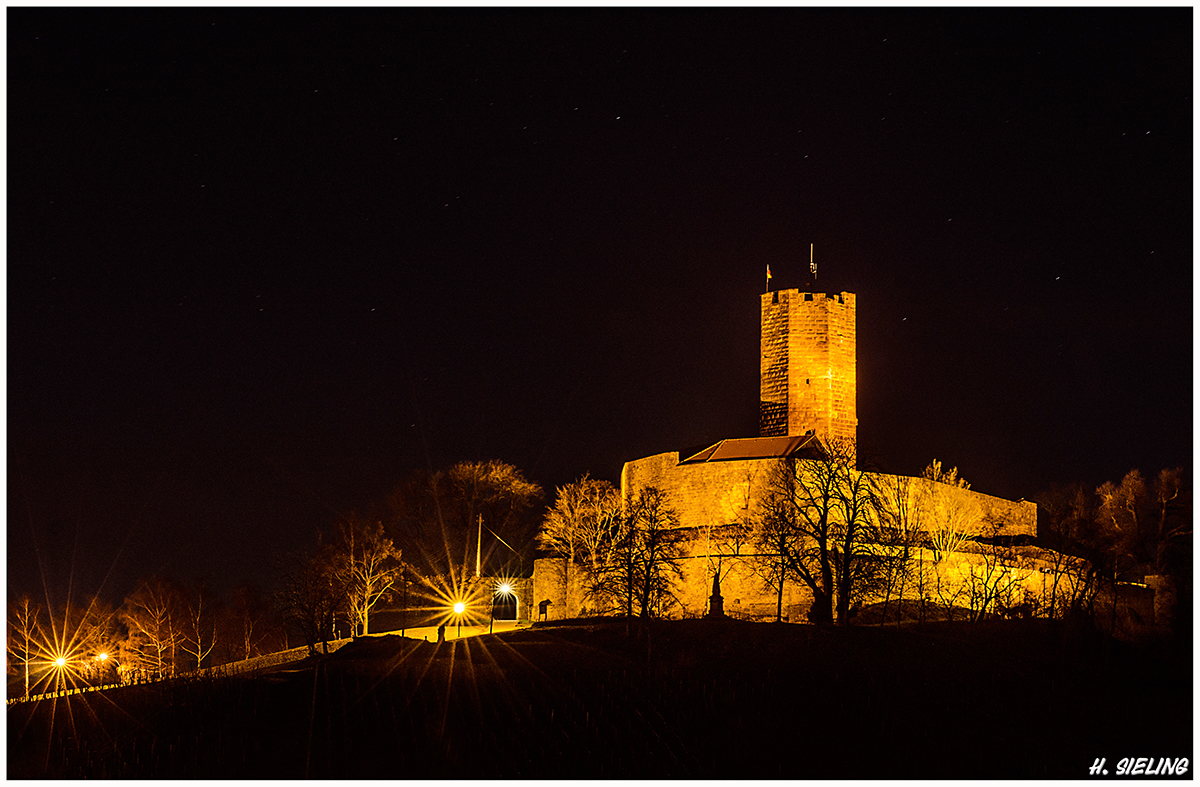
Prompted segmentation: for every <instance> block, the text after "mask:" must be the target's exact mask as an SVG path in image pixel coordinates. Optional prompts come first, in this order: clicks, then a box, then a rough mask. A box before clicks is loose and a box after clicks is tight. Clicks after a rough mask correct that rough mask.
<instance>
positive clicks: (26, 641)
mask: <svg viewBox="0 0 1200 787" xmlns="http://www.w3.org/2000/svg"><path fill="white" fill-rule="evenodd" d="M41 617H42V608H41V605H39V604H38V603H36V602H35V601H33V599H31V598H30V597H29V596H28V595H22V596H20V597H19V598H17V599H14V600H12V601H9V602H8V654H9V658H10V659H12V660H13V661H15V662H17V663H18V664H20V665H21V667H22V670H23V672H24V676H25V698H26V699H29V663H30V662H31V661H32V660H33V658H34V653H36V652H38V651H39V650H40V645H39V641H40V639H41Z"/></svg>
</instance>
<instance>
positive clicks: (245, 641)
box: [230, 584, 271, 661]
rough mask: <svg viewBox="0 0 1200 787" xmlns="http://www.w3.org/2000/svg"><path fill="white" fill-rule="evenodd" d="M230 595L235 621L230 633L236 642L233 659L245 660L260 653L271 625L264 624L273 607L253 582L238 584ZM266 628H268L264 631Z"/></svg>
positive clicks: (231, 614)
mask: <svg viewBox="0 0 1200 787" xmlns="http://www.w3.org/2000/svg"><path fill="white" fill-rule="evenodd" d="M230 595H231V605H230V617H231V618H232V621H233V622H234V623H235V625H234V626H233V628H232V630H231V632H230V633H231V634H232V635H233V636H234V637H235V642H236V648H235V649H233V650H232V651H231V656H232V659H231V660H234V661H243V660H245V659H249V658H253V657H254V656H258V655H260V652H261V651H260V650H259V647H260V645H261V643H262V641H263V639H264V638H266V637H267V636H269V626H264V624H265V623H266V622H268V618H269V616H270V614H271V608H270V606H269V605H268V603H267V602H266V600H265V599H264V598H263V597H262V595H261V593H260V591H259V589H258V587H257V586H256V585H253V584H242V585H238V586H237V587H235V588H234V589H233V591H232V593H231V594H230ZM264 628H267V629H268V630H267V631H264Z"/></svg>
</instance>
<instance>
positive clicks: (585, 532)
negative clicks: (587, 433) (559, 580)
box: [537, 475, 621, 617]
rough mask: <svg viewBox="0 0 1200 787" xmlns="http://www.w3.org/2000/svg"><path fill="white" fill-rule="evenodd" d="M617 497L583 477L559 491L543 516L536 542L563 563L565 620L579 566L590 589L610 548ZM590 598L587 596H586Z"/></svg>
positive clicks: (605, 484) (617, 510)
mask: <svg viewBox="0 0 1200 787" xmlns="http://www.w3.org/2000/svg"><path fill="white" fill-rule="evenodd" d="M620 500H621V498H620V495H619V494H618V492H617V490H616V489H614V488H613V485H612V484H610V483H609V482H607V481H602V480H594V479H592V478H589V477H588V476H586V475H585V476H583V477H582V478H580V479H579V480H578V481H573V482H571V483H569V484H567V485H566V486H563V487H560V488H559V489H558V491H557V495H556V497H555V501H554V507H553V508H551V509H550V510H549V511H547V512H546V516H545V518H544V519H543V521H542V527H541V530H539V531H538V535H537V542H538V545H539V546H540V547H542V548H543V549H545V550H547V551H549V552H551V553H553V554H556V555H558V556H559V557H561V558H562V559H563V562H564V571H563V600H564V603H565V604H566V607H567V608H566V609H564V610H563V615H564V617H573V616H574V614H575V612H576V610H574V609H573V607H572V605H571V599H570V595H571V593H570V591H571V588H572V587H573V586H574V585H575V584H576V582H575V575H576V571H577V570H578V569H577V567H578V566H579V564H581V563H582V567H583V570H584V571H585V572H587V575H588V579H587V581H586V582H585V583H584V584H585V585H588V586H590V585H592V584H593V580H592V577H594V576H595V575H596V574H598V573H599V571H600V566H601V562H602V561H603V560H604V557H605V552H606V550H607V549H608V548H609V544H610V541H611V539H612V535H613V532H614V531H615V529H616V528H617V519H618V518H619V516H620ZM589 595H590V594H589Z"/></svg>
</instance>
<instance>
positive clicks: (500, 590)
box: [488, 582, 513, 634]
mask: <svg viewBox="0 0 1200 787" xmlns="http://www.w3.org/2000/svg"><path fill="white" fill-rule="evenodd" d="M512 592H513V590H512V585H510V584H509V583H507V582H501V583H500V584H499V585H497V586H496V589H495V591H493V592H492V615H491V621H490V622H489V623H488V633H489V634H491V633H492V630H493V628H494V626H495V625H496V597H497V596H503V597H505V598H508V597H509V596H511V595H512Z"/></svg>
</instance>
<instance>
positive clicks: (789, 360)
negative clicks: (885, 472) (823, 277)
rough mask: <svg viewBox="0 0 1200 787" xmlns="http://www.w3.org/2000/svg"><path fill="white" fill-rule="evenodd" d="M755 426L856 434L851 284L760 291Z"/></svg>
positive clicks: (768, 432)
mask: <svg viewBox="0 0 1200 787" xmlns="http://www.w3.org/2000/svg"><path fill="white" fill-rule="evenodd" d="M761 302H762V326H761V331H762V332H761V339H760V347H761V354H760V363H759V373H760V377H759V434H760V435H761V436H763V437H775V436H780V435H802V434H804V433H805V432H808V431H810V430H811V431H814V432H816V433H817V435H818V436H820V437H827V438H828V437H834V438H850V439H854V438H855V437H856V436H857V434H858V413H857V407H856V402H857V399H856V397H857V365H858V360H857V358H858V354H857V344H856V342H857V329H856V317H855V314H856V312H855V295H854V293H852V292H841V293H837V294H833V293H828V294H827V293H820V292H818V293H813V292H802V291H800V290H776V291H775V292H766V293H763V294H762V296H761Z"/></svg>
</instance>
